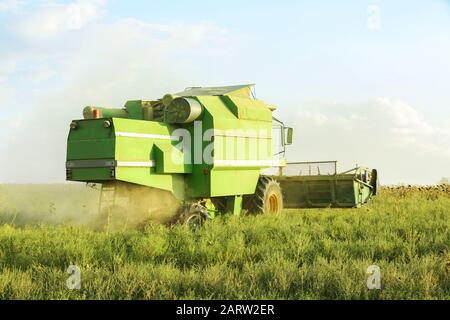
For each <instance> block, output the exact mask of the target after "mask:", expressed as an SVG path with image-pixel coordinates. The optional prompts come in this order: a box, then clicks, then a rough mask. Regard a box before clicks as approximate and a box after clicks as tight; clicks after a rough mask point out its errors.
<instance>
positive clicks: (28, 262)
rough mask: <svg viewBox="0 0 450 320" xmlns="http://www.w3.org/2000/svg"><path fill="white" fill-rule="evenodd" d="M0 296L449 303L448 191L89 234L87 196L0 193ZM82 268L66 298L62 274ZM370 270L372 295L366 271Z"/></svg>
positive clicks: (400, 192)
mask: <svg viewBox="0 0 450 320" xmlns="http://www.w3.org/2000/svg"><path fill="white" fill-rule="evenodd" d="M0 191H1V192H0V221H1V225H0V299H450V189H449V188H444V187H442V188H441V187H439V188H420V189H419V188H384V189H383V190H382V192H381V193H380V195H379V196H377V197H376V198H375V199H374V200H373V202H372V203H371V204H369V205H368V206H366V207H363V208H361V209H348V210H339V209H322V210H315V209H314V210H313V209H309V210H306V209H305V210H286V212H284V213H283V214H282V215H280V216H264V215H259V216H251V215H248V216H242V217H232V216H224V217H221V218H219V219H217V220H216V221H213V222H211V223H208V224H207V225H206V226H205V227H204V228H202V229H199V230H195V231H193V230H190V229H188V228H187V227H185V226H173V227H165V226H160V225H154V224H148V225H146V226H145V227H143V228H142V229H140V230H133V231H131V230H128V231H121V232H114V233H106V232H98V231H95V230H93V229H92V228H91V227H90V226H89V219H90V217H92V215H93V212H95V207H96V201H97V197H98V193H97V191H95V190H91V189H89V188H86V187H84V186H83V187H82V186H79V185H64V186H51V185H49V186H0ZM70 265H76V266H78V267H79V269H80V271H81V274H80V276H81V288H80V289H79V290H69V289H68V288H67V280H68V278H69V276H70V275H69V274H68V273H67V268H68V267H69V266H70ZM371 265H377V266H379V267H380V270H381V290H369V289H368V288H367V278H368V277H369V275H368V274H367V273H366V270H367V268H368V267H369V266H371Z"/></svg>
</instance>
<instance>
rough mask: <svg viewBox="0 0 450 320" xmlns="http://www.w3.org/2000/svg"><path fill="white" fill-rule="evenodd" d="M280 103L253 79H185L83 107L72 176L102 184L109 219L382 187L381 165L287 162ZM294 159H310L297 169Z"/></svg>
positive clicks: (328, 197) (258, 207) (306, 202)
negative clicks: (323, 168) (171, 87)
mask: <svg viewBox="0 0 450 320" xmlns="http://www.w3.org/2000/svg"><path fill="white" fill-rule="evenodd" d="M275 109H276V108H275V107H274V106H271V105H268V104H265V103H264V102H263V101H261V100H257V99H256V98H255V97H254V95H253V92H252V85H242V86H231V87H217V88H200V87H194V88H188V89H186V90H185V91H183V92H180V93H176V94H173V95H172V94H167V95H165V96H164V97H163V98H162V99H159V100H154V101H142V100H136V101H128V102H127V103H126V104H125V107H124V108H123V109H110V108H100V107H92V106H90V107H86V108H85V109H84V111H83V116H84V119H83V120H74V121H72V123H71V124H70V133H69V138H68V147H67V162H66V178H67V180H69V181H80V182H87V183H99V184H102V190H101V195H100V217H102V218H103V219H106V220H104V221H106V222H107V223H108V226H109V225H113V224H116V223H120V225H122V224H123V223H125V224H126V225H128V226H134V225H137V224H139V223H142V222H143V221H148V220H154V221H159V222H162V223H172V222H181V223H187V224H191V225H199V224H202V223H203V222H204V221H205V220H207V219H212V218H214V217H215V216H216V215H217V214H219V213H233V214H235V215H239V214H240V213H241V211H242V210H243V209H244V210H246V211H248V212H251V213H269V214H279V213H280V212H281V211H282V210H283V207H289V208H303V207H358V206H360V205H361V204H364V203H366V202H368V201H369V200H370V198H371V197H372V196H373V195H375V194H376V186H377V174H376V171H375V170H368V169H366V168H361V167H358V168H355V169H353V170H352V171H348V172H345V173H342V174H337V173H336V170H334V172H327V173H322V172H320V170H319V171H317V170H316V169H317V168H316V166H315V165H313V164H312V163H309V164H306V163H294V164H288V163H286V160H285V155H286V149H285V148H286V146H287V145H290V144H292V136H293V130H292V128H288V127H286V126H285V125H284V124H283V122H281V121H279V120H277V119H275V118H274V117H273V116H272V112H273V111H274V110H275ZM334 164H335V163H334ZM298 165H307V166H309V169H308V170H306V171H305V170H303V171H302V170H297V171H295V170H294V174H292V172H293V170H291V169H290V168H295V166H298ZM271 168H272V171H273V168H277V169H276V171H277V172H276V174H270V173H269V172H268V170H269V171H270V169H271ZM264 172H266V174H264ZM283 198H284V201H283Z"/></svg>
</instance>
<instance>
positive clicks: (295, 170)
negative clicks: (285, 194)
mask: <svg viewBox="0 0 450 320" xmlns="http://www.w3.org/2000/svg"><path fill="white" fill-rule="evenodd" d="M336 171H337V161H316V162H289V163H288V164H287V166H286V167H285V168H283V171H282V175H283V176H288V177H292V176H320V175H322V176H324V175H335V174H336V173H337V172H336Z"/></svg>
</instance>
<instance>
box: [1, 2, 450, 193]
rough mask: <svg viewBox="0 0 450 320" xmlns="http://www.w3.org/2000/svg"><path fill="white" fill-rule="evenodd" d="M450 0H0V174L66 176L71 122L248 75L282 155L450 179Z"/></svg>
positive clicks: (385, 179)
mask: <svg viewBox="0 0 450 320" xmlns="http://www.w3.org/2000/svg"><path fill="white" fill-rule="evenodd" d="M449 57H450V1H448V0H447V1H444V0H430V1H414V0H412V1H403V0H398V1H388V0H385V1H376V0H372V1H365V0H354V1H351V0H347V1H339V2H338V1H320V2H319V1H287V0H279V1H276V2H274V1H252V0H248V1H235V0H229V1H226V2H225V1H221V2H218V1H179V0H172V1H144V0H142V1H138V0H136V1H121V0H109V1H107V0H90V1H87V0H75V1H54V0H48V1H27V0H0V183H52V182H63V181H64V179H65V150H66V140H67V134H68V131H69V124H70V122H71V120H72V119H79V118H81V117H82V109H83V107H84V106H86V105H99V106H108V107H122V106H123V104H124V103H125V101H126V100H133V99H157V98H160V97H162V96H163V95H164V94H165V93H169V92H178V91H180V90H182V89H184V88H185V87H189V86H214V85H217V86H222V85H234V84H243V83H255V84H256V95H257V97H258V98H259V99H262V100H264V101H266V102H268V103H270V104H275V105H276V106H277V107H278V110H277V116H278V117H279V118H281V119H282V120H284V122H285V123H286V125H288V126H292V127H293V128H294V132H295V133H294V144H293V145H292V146H291V147H290V148H289V149H288V154H287V157H288V161H309V160H311V161H313V160H338V161H339V168H340V169H341V170H342V171H344V170H346V169H350V168H352V167H353V166H355V165H356V164H359V165H367V166H369V167H372V168H377V169H378V171H379V174H380V180H381V182H382V183H383V184H434V183H437V182H438V181H439V180H440V179H441V178H443V177H450V58H449Z"/></svg>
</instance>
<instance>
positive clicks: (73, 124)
mask: <svg viewBox="0 0 450 320" xmlns="http://www.w3.org/2000/svg"><path fill="white" fill-rule="evenodd" d="M76 128H78V122H75V121H72V123H71V124H70V129H72V130H75V129H76Z"/></svg>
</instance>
